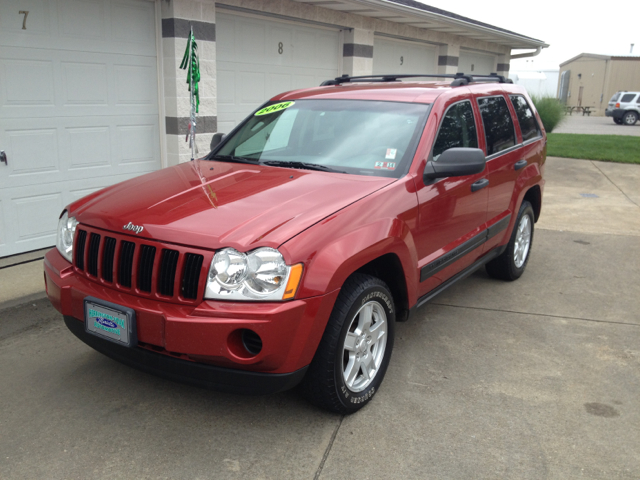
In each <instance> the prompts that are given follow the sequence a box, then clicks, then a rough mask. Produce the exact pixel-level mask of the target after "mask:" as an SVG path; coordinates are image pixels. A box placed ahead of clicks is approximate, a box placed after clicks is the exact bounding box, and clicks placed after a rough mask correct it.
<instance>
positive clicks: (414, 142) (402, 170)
mask: <svg viewBox="0 0 640 480" xmlns="http://www.w3.org/2000/svg"><path fill="white" fill-rule="evenodd" d="M283 101H284V100H282V99H278V100H275V101H269V102H266V103H264V104H263V105H261V106H259V107H258V108H257V109H255V110H254V111H253V112H252V113H251V114H250V115H248V116H247V117H246V118H245V119H244V120H243V121H242V122H241V123H240V124H238V125H237V126H236V127H235V128H234V129H233V130H232V131H231V132H230V133H229V134H228V135H227V136H225V138H224V139H223V140H222V142H220V144H218V145H217V146H216V147H215V148H214V149H213V150H212V151H211V152H210V153H209V154H208V155H207V156H206V157H205V159H206V160H214V159H215V158H214V157H215V156H216V155H219V153H218V152H221V151H224V150H228V151H226V152H225V154H230V153H232V154H233V156H237V157H247V159H248V161H252V160H253V161H258V162H259V163H260V164H261V165H262V164H265V162H269V161H276V162H278V163H282V164H281V165H278V167H284V168H288V167H287V165H285V164H284V162H287V161H288V160H286V159H285V158H283V157H282V156H280V157H279V158H278V155H274V157H272V158H265V156H264V155H265V153H266V152H275V151H276V150H281V151H282V150H283V149H289V144H288V142H289V141H290V140H289V138H288V135H292V133H291V132H292V131H293V130H294V128H300V127H299V126H295V127H294V126H291V127H289V128H290V129H291V131H288V132H287V133H286V135H287V138H286V140H284V141H285V142H287V145H284V146H283V147H282V149H279V148H278V147H276V148H272V149H270V150H264V148H265V146H266V145H267V143H264V142H268V141H269V135H271V132H272V131H273V129H275V128H279V127H278V126H277V123H276V124H274V126H273V127H271V130H268V131H267V130H266V128H268V126H269V124H270V123H271V122H269V123H267V124H266V125H265V126H263V127H262V128H260V129H259V130H258V132H260V131H261V130H264V131H265V135H266V139H265V137H263V138H262V142H263V143H259V142H260V140H257V142H258V143H254V144H251V143H249V144H247V142H249V141H252V139H253V138H255V136H256V135H258V133H256V134H254V135H251V134H250V133H249V130H245V127H246V125H247V123H249V122H251V121H252V120H253V119H255V118H256V117H255V113H256V112H258V111H260V110H262V109H264V108H265V107H268V106H270V105H273V104H276V103H282V102H283ZM311 102H313V103H315V104H316V105H314V106H310V107H308V108H306V109H300V107H304V105H305V104H307V103H311ZM319 102H323V103H324V102H327V103H331V104H333V107H332V108H329V109H327V110H326V111H327V112H330V111H336V112H340V111H343V112H348V113H347V114H357V112H359V111H360V112H362V110H360V109H358V108H354V109H353V110H349V109H348V108H345V109H342V110H341V109H339V108H335V105H336V103H338V102H339V104H340V105H344V104H345V103H346V102H348V103H354V104H364V103H378V104H395V105H407V106H411V105H414V106H416V107H417V106H422V107H424V110H423V111H420V110H419V109H414V110H404V111H403V110H402V109H399V110H398V111H397V112H396V111H394V110H393V109H388V110H387V108H386V107H385V108H384V109H382V110H380V111H379V112H375V111H374V110H373V109H372V113H379V117H378V118H376V119H375V120H373V122H375V121H376V120H377V121H378V122H380V121H383V120H384V117H383V116H384V115H386V114H390V115H394V114H397V115H398V116H399V117H398V118H402V117H401V116H402V115H403V114H406V115H408V117H407V121H409V119H410V118H412V119H413V121H414V122H415V127H414V128H415V129H414V131H413V132H412V134H411V137H410V138H409V139H408V141H407V138H408V137H407V136H406V135H408V134H409V132H408V131H406V129H405V132H406V133H402V137H398V138H403V140H402V142H406V143H404V146H401V155H402V157H399V159H398V161H397V162H396V163H397V164H398V165H397V170H395V171H392V170H384V169H383V170H380V171H378V170H374V166H373V163H369V162H370V161H368V162H365V163H367V164H366V165H364V166H363V165H360V166H358V165H357V164H355V165H353V166H349V165H345V164H344V163H339V162H340V161H341V160H340V159H338V160H337V162H338V163H328V162H330V161H331V158H334V159H335V158H336V157H333V156H330V157H325V158H323V160H324V161H325V162H324V163H323V162H321V161H319V162H318V163H315V162H312V161H311V162H309V161H306V162H305V157H306V153H303V155H302V157H299V156H295V155H297V154H296V153H295V152H291V151H290V152H288V155H291V156H290V157H289V158H292V160H291V162H292V163H296V164H297V166H295V167H294V166H293V165H292V167H291V168H303V167H301V166H300V165H301V164H305V163H308V164H314V165H319V166H320V168H322V167H323V166H325V167H329V168H331V169H333V170H337V171H339V172H344V173H345V174H349V175H365V176H379V177H392V178H400V177H402V176H404V175H406V174H407V173H408V172H409V169H410V168H411V164H412V163H413V162H412V161H413V159H414V157H415V153H416V150H417V146H418V144H419V141H420V139H421V137H422V135H423V133H424V128H425V125H426V122H427V119H428V117H429V114H430V112H431V107H432V104H431V103H422V102H420V103H418V102H408V101H393V100H376V99H346V100H337V99H325V98H322V99H317V98H313V97H312V98H303V99H295V108H292V110H291V112H296V115H297V112H305V113H307V112H310V111H314V110H315V111H317V110H323V109H322V108H318V106H317V104H318V103H319ZM287 110H288V109H285V110H282V111H281V112H285V111H287ZM281 112H275V113H274V115H277V116H276V117H275V119H274V120H279V119H280V116H281V115H282V113H281ZM289 115H290V114H289ZM322 115H324V113H322ZM312 118H317V117H312ZM374 118H375V117H374ZM290 121H291V122H295V121H296V120H295V117H294V118H293V119H292V120H290ZM399 121H400V122H401V123H402V122H403V121H402V120H399ZM254 123H255V122H254ZM329 125H332V124H329ZM254 128H255V125H253V124H252V129H254ZM403 128H404V127H400V130H402V129H403ZM243 130H244V131H243ZM238 134H242V135H243V137H241V138H240V139H237V138H236V141H235V143H236V144H235V145H233V144H232V145H229V142H231V141H233V140H234V138H235V137H236V135H238ZM296 135H298V133H296ZM366 135H371V134H370V133H369V134H367V133H366V132H365V133H363V136H366ZM331 138H332V139H334V138H336V137H331ZM347 138H348V136H347ZM376 138H377V136H376ZM392 138H393V137H392ZM316 141H317V140H316ZM243 146H244V150H241V151H240V152H241V153H240V152H238V153H236V152H237V151H238V149H239V147H243ZM225 147H227V148H225ZM229 147H231V148H229ZM254 147H255V148H256V150H255V151H253V148H254ZM402 148H404V152H402ZM251 151H253V153H250V152H251ZM342 153H344V152H342ZM344 154H345V155H347V156H346V157H344V156H343V157H342V159H343V160H344V159H349V161H350V159H351V158H352V157H349V153H348V149H347V152H346V153H344ZM252 155H256V157H255V158H254V157H253V156H252ZM364 155H365V154H362V156H363V160H361V162H364V161H365V159H364ZM383 155H384V153H383ZM285 156H286V155H285ZM294 156H295V157H294ZM294 158H296V159H294ZM384 158H389V157H383V158H381V160H384ZM377 163H378V162H376V165H377ZM384 163H388V162H384ZM267 165H268V163H267ZM369 165H370V166H369ZM375 168H376V169H377V168H378V167H377V166H376V167H375ZM327 171H330V170H327Z"/></svg>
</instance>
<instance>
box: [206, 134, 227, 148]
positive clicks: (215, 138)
mask: <svg viewBox="0 0 640 480" xmlns="http://www.w3.org/2000/svg"><path fill="white" fill-rule="evenodd" d="M225 136H226V135H225V134H224V133H214V134H213V137H211V145H210V146H209V148H211V150H213V149H214V148H215V147H217V146H218V145H219V144H220V142H221V141H222V139H223V138H224V137H225Z"/></svg>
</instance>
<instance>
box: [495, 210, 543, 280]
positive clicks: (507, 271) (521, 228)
mask: <svg viewBox="0 0 640 480" xmlns="http://www.w3.org/2000/svg"><path fill="white" fill-rule="evenodd" d="M533 223H534V216H533V207H532V206H531V204H530V203H529V202H527V201H524V202H522V205H521V206H520V211H519V212H518V218H517V219H516V223H515V225H514V226H513V232H511V238H510V239H509V243H508V244H507V248H506V250H505V251H504V252H503V253H502V254H501V255H500V256H498V257H496V258H494V259H493V260H491V261H490V262H489V263H487V264H486V265H485V268H486V270H487V273H488V274H489V275H490V276H491V277H493V278H498V279H500V280H507V281H513V280H516V279H518V278H520V276H521V275H522V274H523V273H524V269H525V268H526V267H527V263H528V262H529V254H530V253H531V246H532V244H533Z"/></svg>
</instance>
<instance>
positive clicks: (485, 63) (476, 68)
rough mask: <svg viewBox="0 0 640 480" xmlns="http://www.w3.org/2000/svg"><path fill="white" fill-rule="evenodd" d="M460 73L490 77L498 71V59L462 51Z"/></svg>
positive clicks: (493, 56) (459, 62)
mask: <svg viewBox="0 0 640 480" xmlns="http://www.w3.org/2000/svg"><path fill="white" fill-rule="evenodd" d="M458 71H459V72H463V73H476V74H482V75H488V74H490V73H492V72H495V71H496V57H495V55H485V54H483V53H478V52H470V51H465V50H460V60H459V61H458Z"/></svg>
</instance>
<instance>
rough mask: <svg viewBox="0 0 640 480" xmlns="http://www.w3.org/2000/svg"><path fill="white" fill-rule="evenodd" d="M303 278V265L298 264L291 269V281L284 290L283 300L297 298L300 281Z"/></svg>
mask: <svg viewBox="0 0 640 480" xmlns="http://www.w3.org/2000/svg"><path fill="white" fill-rule="evenodd" d="M301 278H302V264H301V263H298V264H297V265H294V266H293V267H291V273H290V274H289V281H288V282H287V287H286V288H285V289H284V295H282V299H283V300H289V299H291V298H294V297H295V296H296V292H297V291H298V286H299V285H300V279H301Z"/></svg>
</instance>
